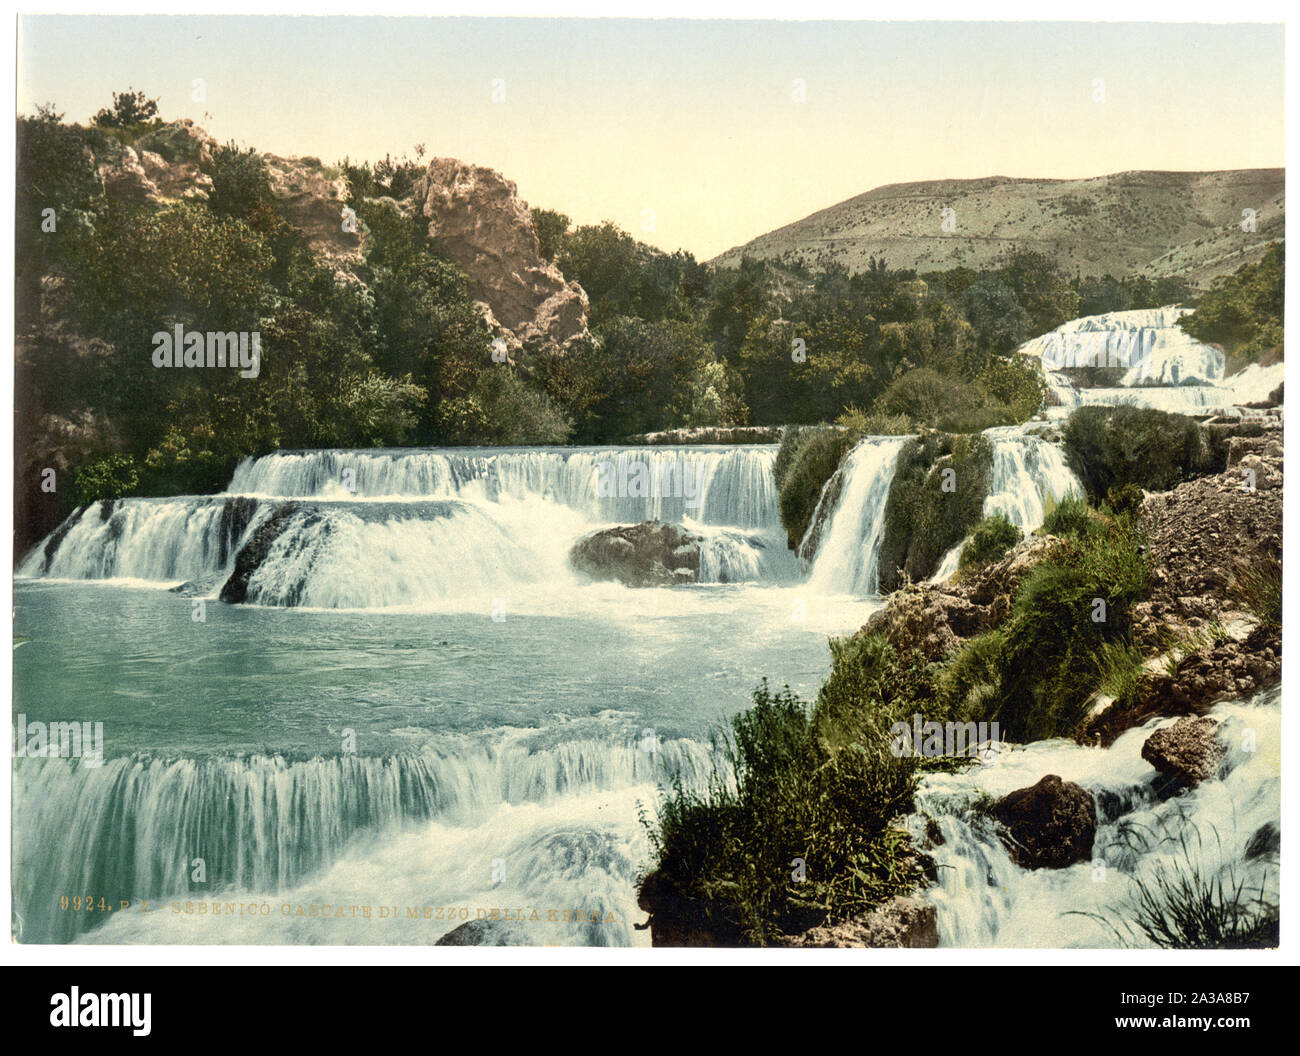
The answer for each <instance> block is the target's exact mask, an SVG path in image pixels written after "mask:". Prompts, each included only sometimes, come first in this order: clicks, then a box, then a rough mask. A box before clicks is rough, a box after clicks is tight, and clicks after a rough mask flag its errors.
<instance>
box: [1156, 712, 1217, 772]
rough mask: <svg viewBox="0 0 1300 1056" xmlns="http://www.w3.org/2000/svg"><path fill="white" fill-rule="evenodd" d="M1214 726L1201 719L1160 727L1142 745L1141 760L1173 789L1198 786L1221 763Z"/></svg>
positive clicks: (1198, 717) (1191, 718) (1181, 720)
mask: <svg viewBox="0 0 1300 1056" xmlns="http://www.w3.org/2000/svg"><path fill="white" fill-rule="evenodd" d="M1218 725H1219V724H1218V723H1217V722H1215V721H1214V720H1213V719H1212V718H1210V717H1209V716H1207V715H1201V716H1189V717H1187V718H1184V719H1179V720H1178V721H1177V722H1175V723H1174V724H1173V725H1172V726H1162V727H1161V728H1160V729H1158V730H1156V731H1155V733H1153V734H1152V735H1151V736H1150V737H1148V738H1147V739H1146V743H1145V744H1143V745H1142V758H1143V759H1145V760H1146V761H1147V762H1148V763H1150V764H1151V765H1152V766H1154V767H1155V768H1156V769H1157V770H1158V771H1159V772H1160V773H1161V774H1162V775H1163V776H1165V777H1167V778H1169V779H1170V780H1171V781H1173V782H1174V784H1176V785H1180V786H1186V787H1188V788H1190V787H1192V786H1194V785H1198V784H1200V783H1201V782H1202V781H1204V780H1205V779H1206V778H1208V777H1213V776H1214V775H1215V774H1216V773H1217V772H1218V770H1219V763H1220V762H1221V761H1222V759H1223V753H1224V747H1223V744H1222V742H1220V740H1219V738H1218Z"/></svg>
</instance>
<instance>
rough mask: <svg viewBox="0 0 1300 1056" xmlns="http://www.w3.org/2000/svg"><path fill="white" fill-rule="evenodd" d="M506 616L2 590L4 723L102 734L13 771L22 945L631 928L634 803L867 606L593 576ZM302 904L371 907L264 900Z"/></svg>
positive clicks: (691, 772) (600, 938)
mask: <svg viewBox="0 0 1300 1056" xmlns="http://www.w3.org/2000/svg"><path fill="white" fill-rule="evenodd" d="M575 597H576V598H578V599H581V600H582V602H583V608H582V610H581V611H578V610H577V609H575V607H574V606H575V604H576V602H575ZM796 603H801V604H800V606H799V607H800V612H799V615H800V616H802V617H803V618H802V619H799V618H795V613H796ZM520 606H521V611H519V612H513V611H507V612H506V613H505V616H504V619H498V620H494V619H493V618H492V615H491V612H490V611H487V607H486V606H485V611H482V612H387V611H333V610H329V611H315V610H308V609H287V608H264V607H256V606H230V605H225V604H222V603H220V602H218V601H216V600H207V601H206V602H205V603H204V610H205V612H204V615H205V620H204V621H203V622H196V621H195V620H194V619H193V618H192V616H193V613H194V611H195V610H194V601H193V599H191V598H188V597H183V596H181V595H178V594H173V593H170V592H168V591H166V590H164V589H160V588H159V587H157V586H152V587H145V586H139V585H135V586H126V585H120V584H113V583H69V582H52V581H33V582H19V584H18V586H17V589H16V608H15V633H16V635H17V636H18V637H19V639H20V644H19V645H18V647H17V648H16V650H15V653H14V667H15V670H14V677H15V685H16V694H15V711H16V713H22V714H23V715H24V716H25V718H26V721H27V723H28V724H29V725H30V724H31V723H33V722H53V721H75V722H81V721H94V722H102V723H103V730H104V733H103V738H104V753H103V756H104V765H102V766H99V767H94V766H86V765H84V764H83V762H82V761H79V760H71V759H62V758H56V759H32V758H25V759H19V760H17V761H16V782H15V788H16V797H15V829H16V832H17V836H16V843H15V901H16V912H17V914H18V918H19V921H18V923H17V925H16V927H17V929H18V931H19V933H20V937H21V938H22V939H23V941H36V942H48V941H70V940H74V939H80V940H89V941H108V942H182V941H183V942H223V941H240V942H304V941H305V942H394V943H403V942H432V941H435V940H436V939H437V938H438V937H439V936H440V935H441V934H442V933H444V932H446V931H448V930H450V929H451V928H452V927H454V926H455V925H456V924H458V923H460V922H462V921H463V920H465V919H475V918H476V917H478V916H482V915H484V913H487V914H490V913H491V911H492V909H494V908H500V907H501V906H513V907H514V908H515V910H516V911H517V912H519V911H522V913H523V916H524V918H525V920H524V924H525V926H526V928H528V929H531V933H532V934H531V937H530V939H529V940H528V941H536V942H547V943H555V942H562V943H564V942H573V943H587V944H598V945H603V944H620V945H621V944H633V943H640V942H644V941H646V938H645V936H646V933H645V932H639V931H636V930H635V929H634V928H633V927H632V926H631V925H632V923H633V922H634V921H637V920H640V919H641V917H642V916H643V915H642V914H640V913H639V911H637V909H636V907H635V904H634V897H633V892H634V884H635V880H636V877H637V874H638V872H639V871H641V870H642V869H644V868H645V866H646V864H647V862H648V858H649V847H648V845H647V843H646V839H645V833H644V830H643V827H642V825H641V823H640V822H639V820H638V813H639V812H640V811H641V810H642V809H650V810H653V808H654V804H655V802H656V799H657V788H658V787H662V786H663V785H664V784H665V783H666V782H667V781H669V780H670V779H671V775H672V774H673V773H681V774H682V775H683V776H684V777H685V779H686V780H687V781H689V782H693V783H697V784H698V783H700V782H702V781H703V780H705V779H706V777H707V774H708V770H709V765H710V764H709V757H708V754H707V751H706V744H707V742H708V739H709V736H710V734H711V732H712V731H714V730H715V729H716V728H717V727H718V725H719V724H721V723H724V722H725V721H726V719H727V718H728V717H729V716H730V715H732V714H734V713H735V712H736V711H738V710H740V709H742V708H743V707H745V706H746V704H747V703H748V699H749V695H750V692H751V691H752V689H753V688H754V686H755V685H756V684H757V682H758V680H759V678H761V677H763V676H768V677H770V678H771V679H772V680H773V681H774V682H775V683H777V684H781V683H786V682H788V683H789V684H790V685H791V687H792V688H794V689H795V690H796V691H798V692H800V693H801V694H803V695H805V696H807V697H809V698H811V697H812V696H813V695H815V693H816V689H817V687H818V686H819V685H820V683H821V681H822V680H823V679H824V677H825V675H826V672H827V671H828V669H829V655H828V651H827V648H826V637H827V634H829V633H838V632H842V631H845V630H849V629H852V628H853V627H855V626H856V625H857V624H858V623H860V622H861V621H862V620H863V619H865V615H866V614H867V612H869V611H870V606H869V605H868V604H867V603H863V602H852V601H847V600H845V601H841V602H839V603H837V604H830V603H823V604H816V603H815V604H813V605H811V606H808V605H807V603H806V601H804V599H802V598H800V597H799V596H798V591H797V590H794V589H791V588H779V587H762V586H757V585H736V586H709V587H698V588H688V589H685V590H680V589H679V590H673V591H663V590H659V591H633V590H629V589H626V588H622V587H619V586H615V585H608V584H606V585H590V586H587V587H585V588H578V590H577V591H576V592H572V591H571V592H569V593H568V594H566V596H565V598H564V600H563V602H559V601H558V600H557V601H556V602H555V603H553V604H550V605H548V604H546V603H545V601H544V599H534V603H533V604H532V605H531V606H530V605H529V604H528V603H526V602H521V603H520ZM22 639H25V641H23V640H22ZM196 859H201V860H202V863H203V876H202V879H201V880H197V881H196V880H195V879H194V875H195V870H194V866H193V863H194V861H195V860H196ZM78 895H80V896H81V899H80V900H78V901H80V902H82V904H83V905H84V900H85V899H86V898H89V900H90V903H91V905H92V907H95V908H92V909H91V910H89V911H88V910H85V909H82V910H76V909H74V908H73V903H72V901H71V900H72V899H74V898H76V896H78ZM64 896H67V897H68V898H69V900H70V901H69V904H68V907H67V908H63V906H62V904H61V900H62V898H63V897H64ZM142 899H149V900H150V901H151V903H152V905H151V907H150V910H151V911H150V912H148V913H145V912H141V911H140V906H141V903H140V900H142ZM101 900H102V901H103V904H104V905H106V906H119V908H118V909H116V910H109V909H100V908H98V907H99V906H100V904H101ZM177 900H180V901H181V902H182V903H183V902H200V903H203V904H209V903H211V902H213V901H215V902H217V903H219V904H221V905H222V906H225V905H228V904H238V905H240V906H243V905H257V906H258V907H259V910H258V912H257V913H256V914H248V913H245V914H242V915H241V914H240V913H235V912H234V911H230V912H225V911H222V912H221V913H214V912H207V913H205V914H204V915H203V916H199V915H197V914H196V913H195V914H190V913H186V912H184V906H183V904H182V905H181V908H180V910H179V911H178V912H172V911H171V906H172V903H173V902H174V901H177ZM123 901H125V902H128V903H130V906H129V907H128V908H127V909H125V910H123V909H121V908H120V904H121V903H122V902H123ZM306 903H311V904H312V905H316V906H318V907H319V906H320V905H324V904H329V905H332V906H334V907H335V909H337V908H338V906H341V905H346V906H347V907H352V906H369V907H371V916H370V917H369V918H366V917H355V918H354V917H351V916H347V915H346V914H347V913H349V912H352V910H351V909H347V910H345V916H344V917H342V918H340V917H338V916H337V914H335V915H324V912H323V911H322V910H319V908H318V910H317V915H315V916H308V917H305V918H301V917H296V916H294V915H292V914H293V912H294V910H293V909H291V910H290V911H289V912H290V915H288V916H286V915H285V914H284V913H283V912H282V909H283V908H284V907H285V906H290V907H295V908H296V907H297V906H298V905H300V904H306ZM444 904H445V905H444ZM157 906H161V907H164V908H163V909H161V910H159V909H157V908H156V907H157ZM265 906H270V907H271V908H270V911H269V914H268V913H264V912H262V911H261V907H265ZM384 906H388V907H394V906H395V907H397V909H398V912H397V913H396V914H395V916H396V919H393V918H391V917H390V918H383V919H380V918H379V916H378V914H379V912H380V908H381V907H384ZM412 906H414V907H419V909H418V911H417V912H418V914H419V916H418V919H415V920H412V919H410V918H409V916H408V912H409V907H412ZM426 906H429V907H439V906H442V907H443V910H444V912H443V916H444V919H443V920H439V919H437V912H438V911H437V910H436V909H434V910H433V912H432V914H431V915H432V917H433V919H429V920H426V919H424V916H423V914H424V907H426ZM584 906H585V907H588V910H589V911H590V912H588V913H587V914H586V918H585V919H582V920H578V919H576V916H577V914H576V912H575V914H574V916H575V919H573V920H570V921H565V920H564V919H562V918H561V919H559V920H557V921H550V920H548V919H547V915H548V913H550V912H551V911H556V912H557V913H558V912H562V911H570V910H574V909H575V907H584ZM592 907H594V908H592ZM534 911H537V912H538V913H539V915H540V917H541V920H540V921H535V920H533V919H532V917H531V914H532V913H533V912H534ZM448 912H452V913H454V915H453V917H452V919H451V921H448V920H446V919H445V918H446V916H447V913H448ZM463 914H467V915H463ZM593 915H594V916H598V917H600V920H599V922H593V921H592V920H591V919H590V917H591V916H593Z"/></svg>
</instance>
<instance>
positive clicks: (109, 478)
mask: <svg viewBox="0 0 1300 1056" xmlns="http://www.w3.org/2000/svg"><path fill="white" fill-rule="evenodd" d="M139 484H140V473H139V471H137V469H136V468H135V459H133V458H132V457H131V456H130V455H119V454H111V455H105V456H104V457H103V458H101V459H98V460H97V461H95V462H91V463H90V464H89V465H86V466H82V467H81V468H80V469H79V470H77V476H76V481H75V484H74V487H75V488H76V491H77V498H78V499H79V500H80V501H81V503H82V505H88V504H90V503H92V502H99V501H100V500H101V499H120V498H121V497H122V496H123V495H129V494H130V493H131V492H133V491H134V490H135V489H136V488H137V487H138V486H139Z"/></svg>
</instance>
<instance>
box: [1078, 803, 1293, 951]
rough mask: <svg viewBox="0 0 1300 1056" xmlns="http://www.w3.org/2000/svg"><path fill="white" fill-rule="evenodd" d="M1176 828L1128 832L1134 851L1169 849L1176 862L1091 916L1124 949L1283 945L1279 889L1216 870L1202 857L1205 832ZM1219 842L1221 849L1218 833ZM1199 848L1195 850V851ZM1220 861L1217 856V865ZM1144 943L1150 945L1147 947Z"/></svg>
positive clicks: (1136, 880)
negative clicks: (1173, 848)
mask: <svg viewBox="0 0 1300 1056" xmlns="http://www.w3.org/2000/svg"><path fill="white" fill-rule="evenodd" d="M1172 824H1173V825H1178V826H1179V829H1178V830H1177V831H1173V832H1171V831H1169V830H1170V827H1171V823H1166V824H1164V825H1162V826H1161V829H1162V830H1163V831H1156V832H1152V831H1150V830H1145V829H1143V830H1134V829H1121V831H1120V839H1121V841H1122V842H1123V844H1125V845H1127V851H1128V853H1130V854H1132V855H1134V856H1138V855H1143V854H1146V853H1148V852H1150V851H1152V850H1158V849H1163V848H1165V847H1168V846H1170V845H1175V846H1177V848H1178V853H1177V856H1176V857H1175V858H1174V860H1173V861H1172V862H1161V863H1160V864H1159V865H1158V866H1157V867H1155V868H1152V869H1148V870H1143V871H1140V872H1138V873H1137V874H1136V875H1135V876H1133V877H1132V880H1131V884H1132V887H1131V891H1130V895H1129V898H1128V901H1127V902H1126V903H1124V904H1121V905H1118V906H1114V907H1112V908H1111V909H1109V910H1108V911H1106V912H1104V913H1087V914H1085V915H1086V916H1090V917H1092V918H1093V919H1094V920H1097V921H1098V922H1099V923H1101V924H1102V925H1104V926H1105V927H1107V928H1108V929H1109V930H1110V931H1111V932H1112V933H1113V934H1114V936H1115V938H1116V939H1117V940H1118V941H1119V943H1120V945H1123V946H1141V945H1144V944H1145V943H1149V944H1151V945H1153V946H1157V947H1159V948H1160V949H1166V950H1251V949H1254V950H1257V949H1271V948H1274V947H1276V946H1277V945H1278V943H1279V941H1280V926H1279V922H1280V914H1279V907H1278V902H1277V894H1276V890H1269V889H1268V887H1267V886H1266V884H1265V882H1263V881H1261V882H1260V883H1259V885H1258V886H1256V885H1255V884H1254V883H1251V884H1247V882H1246V881H1245V880H1244V879H1242V878H1241V877H1240V876H1239V874H1238V872H1237V868H1236V866H1234V865H1229V866H1228V867H1227V868H1226V869H1215V868H1213V867H1212V866H1209V865H1207V863H1206V861H1205V858H1204V856H1203V854H1202V853H1201V851H1202V848H1203V847H1204V844H1205V842H1206V841H1205V840H1204V839H1203V838H1202V836H1201V833H1200V830H1198V829H1196V828H1195V827H1193V826H1191V825H1188V824H1186V823H1185V822H1183V821H1182V820H1181V819H1179V820H1178V821H1174V822H1173V823H1172ZM1214 836H1215V842H1216V843H1217V844H1219V845H1220V846H1221V845H1222V841H1221V839H1220V837H1219V834H1218V833H1217V831H1216V832H1215V834H1214ZM1194 848H1195V849H1194ZM1212 860H1213V859H1211V861H1212ZM1141 940H1145V943H1144V942H1142V941H1141Z"/></svg>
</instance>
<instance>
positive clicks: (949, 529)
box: [880, 433, 993, 593]
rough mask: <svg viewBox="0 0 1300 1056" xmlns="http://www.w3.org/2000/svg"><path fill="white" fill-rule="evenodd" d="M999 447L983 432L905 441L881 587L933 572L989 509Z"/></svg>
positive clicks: (883, 549) (888, 514)
mask: <svg viewBox="0 0 1300 1056" xmlns="http://www.w3.org/2000/svg"><path fill="white" fill-rule="evenodd" d="M992 462H993V447H992V445H991V444H990V443H989V441H988V440H987V439H985V438H984V437H983V436H979V435H953V434H948V433H929V434H927V435H925V436H920V437H916V438H915V439H913V440H910V441H908V442H907V444H906V445H904V447H903V450H902V452H901V453H900V454H899V456H898V465H897V468H896V469H895V471H894V482H893V485H892V486H891V487H890V489H889V500H888V503H887V504H886V506H885V532H884V538H883V539H882V541H881V545H880V590H881V593H885V592H888V591H891V590H895V589H897V588H898V586H899V585H900V584H901V583H902V582H903V580H904V578H908V579H912V580H921V579H925V578H926V577H928V576H930V575H931V574H932V573H933V572H934V570H935V569H936V568H938V567H939V562H940V561H941V560H942V559H943V555H944V554H945V553H947V552H948V551H949V550H950V549H952V547H954V546H956V545H957V543H959V542H961V540H962V539H964V538H965V537H966V536H967V534H969V532H970V530H971V528H972V527H974V525H975V524H976V523H977V522H978V521H979V520H980V517H981V515H982V513H983V511H984V497H985V495H986V494H987V492H988V481H989V469H990V467H991V465H992Z"/></svg>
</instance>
